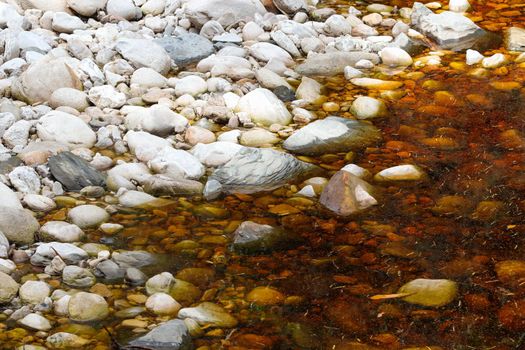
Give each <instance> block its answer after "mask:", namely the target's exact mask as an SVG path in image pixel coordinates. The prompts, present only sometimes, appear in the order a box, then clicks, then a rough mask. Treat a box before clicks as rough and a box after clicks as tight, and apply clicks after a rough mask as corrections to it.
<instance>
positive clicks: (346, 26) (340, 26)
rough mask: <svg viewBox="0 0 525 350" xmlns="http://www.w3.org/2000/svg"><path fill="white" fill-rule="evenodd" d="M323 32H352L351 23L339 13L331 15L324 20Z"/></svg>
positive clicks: (339, 33)
mask: <svg viewBox="0 0 525 350" xmlns="http://www.w3.org/2000/svg"><path fill="white" fill-rule="evenodd" d="M325 32H327V33H328V34H330V35H332V36H341V35H346V34H350V33H351V32H352V25H351V24H350V22H348V21H347V20H346V18H344V17H343V16H341V15H332V16H330V17H328V19H327V20H326V22H325Z"/></svg>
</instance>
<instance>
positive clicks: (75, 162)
mask: <svg viewBox="0 0 525 350" xmlns="http://www.w3.org/2000/svg"><path fill="white" fill-rule="evenodd" d="M48 166H49V170H50V171H51V175H53V176H54V177H55V179H57V181H58V182H60V183H61V184H62V185H63V186H64V187H65V188H66V189H67V190H69V191H80V190H81V189H83V188H84V187H87V186H101V187H104V186H105V183H106V181H105V178H104V176H103V175H102V174H101V173H100V172H99V171H98V170H97V169H95V168H93V167H92V166H91V165H90V164H89V163H88V162H86V161H85V160H84V159H82V158H80V157H79V156H76V155H74V154H73V153H71V152H62V153H59V154H57V155H56V156H52V157H50V158H49V163H48Z"/></svg>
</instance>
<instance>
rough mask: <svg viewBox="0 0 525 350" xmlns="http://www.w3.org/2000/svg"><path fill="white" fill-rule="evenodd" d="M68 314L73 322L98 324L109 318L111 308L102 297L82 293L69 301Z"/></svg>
mask: <svg viewBox="0 0 525 350" xmlns="http://www.w3.org/2000/svg"><path fill="white" fill-rule="evenodd" d="M68 313H69V318H70V319H71V320H73V321H77V322H96V321H101V320H103V319H105V318H106V317H108V315H109V307H108V303H107V302H106V300H105V299H104V298H103V297H101V296H100V295H98V294H94V293H85V292H80V293H77V294H75V295H73V296H72V297H71V299H70V300H69V305H68Z"/></svg>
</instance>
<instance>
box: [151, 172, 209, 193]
mask: <svg viewBox="0 0 525 350" xmlns="http://www.w3.org/2000/svg"><path fill="white" fill-rule="evenodd" d="M142 187H143V190H144V192H146V193H149V194H151V195H154V196H180V195H198V194H201V193H202V190H203V187H204V185H203V184H202V183H200V182H199V181H195V180H189V179H183V178H178V179H174V178H171V177H168V176H164V175H153V176H150V177H148V178H147V179H146V181H144V183H143V186H142Z"/></svg>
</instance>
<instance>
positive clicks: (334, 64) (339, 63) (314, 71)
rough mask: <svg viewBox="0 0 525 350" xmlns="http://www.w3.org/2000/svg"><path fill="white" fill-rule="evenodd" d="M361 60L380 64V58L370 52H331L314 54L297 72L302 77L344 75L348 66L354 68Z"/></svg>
mask: <svg viewBox="0 0 525 350" xmlns="http://www.w3.org/2000/svg"><path fill="white" fill-rule="evenodd" d="M360 60H369V61H371V62H372V63H374V64H377V63H379V56H378V55H377V54H375V53H369V52H339V51H336V52H330V53H323V54H312V55H309V56H308V58H307V59H306V60H305V61H304V63H302V64H300V65H299V66H297V68H296V69H295V71H296V72H297V73H299V74H302V75H308V76H312V75H322V76H331V75H337V74H342V73H343V72H344V69H345V67H346V66H354V65H355V64H356V63H357V62H359V61H360Z"/></svg>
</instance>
